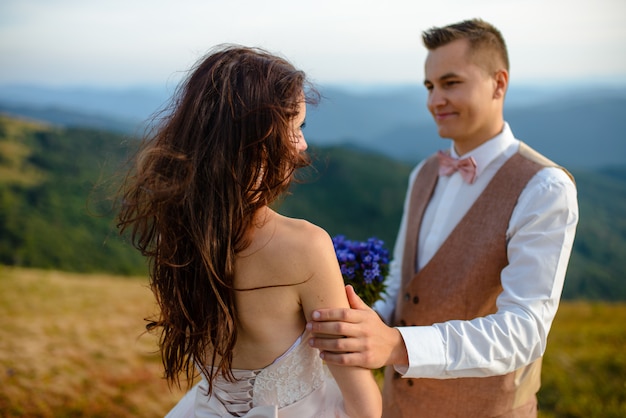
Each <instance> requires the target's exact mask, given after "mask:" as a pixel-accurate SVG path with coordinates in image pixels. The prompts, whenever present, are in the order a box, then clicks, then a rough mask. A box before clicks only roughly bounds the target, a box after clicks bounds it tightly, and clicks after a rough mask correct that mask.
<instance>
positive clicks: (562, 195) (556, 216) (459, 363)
mask: <svg viewBox="0 0 626 418" xmlns="http://www.w3.org/2000/svg"><path fill="white" fill-rule="evenodd" d="M518 149H519V141H518V140H517V139H515V138H514V136H513V133H512V132H511V130H510V128H509V126H508V124H506V123H505V126H504V129H503V131H502V132H501V133H500V134H499V135H497V136H496V137H494V138H492V139H491V140H489V141H487V142H486V143H484V144H482V145H481V146H480V147H478V148H476V149H474V150H472V151H471V152H469V153H467V154H466V155H463V156H462V157H463V158H464V157H470V156H472V157H474V159H475V160H476V163H477V176H476V181H475V182H474V184H472V185H469V184H467V183H465V182H464V181H463V179H462V178H461V175H460V174H459V173H458V172H457V173H454V174H453V175H451V176H449V177H440V178H439V181H438V182H437V186H436V188H435V191H434V194H433V197H432V199H431V201H430V203H429V204H428V206H427V208H426V211H425V213H424V219H423V222H422V225H421V228H420V236H419V245H418V255H417V259H418V268H421V267H423V266H424V265H425V264H426V263H427V262H428V261H429V260H430V259H431V257H432V256H433V255H434V254H435V253H436V252H437V250H438V249H439V247H440V246H441V244H442V243H443V242H444V240H445V239H446V238H447V237H448V235H449V234H450V232H452V230H453V229H454V227H455V226H456V225H457V224H458V223H459V221H460V220H461V218H462V217H463V215H465V213H466V212H467V211H468V209H469V208H470V207H471V206H472V204H473V203H474V202H475V201H476V199H477V198H478V196H479V195H480V194H481V193H482V192H483V190H484V189H485V187H486V186H487V184H488V183H489V182H490V181H491V179H492V178H493V176H494V175H495V174H496V172H497V171H498V169H500V167H502V165H503V164H504V163H505V162H506V161H507V160H508V159H509V158H510V157H511V156H512V155H514V154H515V153H516V152H517V150H518ZM450 152H451V155H452V156H453V157H458V155H456V153H455V151H454V147H453V146H451V150H450ZM422 165H423V162H422V163H420V164H419V165H418V166H417V167H416V168H415V169H414V170H413V172H412V173H411V176H410V180H409V188H408V192H407V197H406V200H405V203H404V215H403V217H402V222H401V224H400V230H399V232H398V236H397V239H396V244H395V247H394V255H393V261H392V262H391V265H390V272H389V275H388V277H387V292H388V295H387V297H386V298H385V299H384V300H382V301H379V302H377V303H376V304H375V305H374V309H375V310H376V311H377V312H378V313H379V314H380V315H381V316H382V317H383V318H384V319H385V320H386V321H387V323H390V322H391V320H392V317H391V316H392V314H393V311H394V309H395V304H396V300H397V296H398V292H399V289H400V285H401V281H402V277H401V271H402V267H401V263H402V259H403V253H404V242H405V237H406V224H407V211H408V206H409V199H410V190H411V186H412V185H413V182H414V181H415V178H416V176H417V173H419V170H420V169H421V167H422ZM576 199H577V198H576V188H575V186H574V184H573V182H572V181H571V179H570V178H569V177H568V176H567V174H565V172H563V170H561V169H559V168H543V169H541V170H540V171H539V172H538V173H537V174H536V175H535V176H534V177H533V178H532V179H531V180H530V181H529V183H528V184H527V186H526V187H525V188H524V190H523V191H522V193H521V195H520V197H519V200H518V202H517V204H516V206H515V209H514V210H513V213H512V216H511V219H510V221H509V225H508V228H507V243H508V246H507V255H508V260H509V264H508V265H507V267H505V268H504V269H503V270H502V273H501V282H502V287H503V291H502V293H501V294H500V295H499V296H498V298H497V300H496V304H497V307H498V310H497V312H496V313H495V314H492V315H488V316H486V317H481V318H475V319H473V320H468V321H462V320H455V321H447V322H444V323H439V324H434V325H432V326H412V327H398V330H399V331H400V333H401V334H402V338H403V339H404V343H405V345H406V348H407V351H408V355H409V364H408V365H395V368H396V370H397V371H398V372H400V373H401V374H403V376H404V377H431V378H454V377H484V376H492V375H500V374H505V373H508V372H511V371H513V370H515V369H518V368H519V367H522V366H524V365H526V364H529V363H531V362H532V361H534V360H536V359H537V358H539V357H541V356H542V355H543V353H544V351H545V348H546V340H547V337H548V332H549V330H550V326H551V325H552V320H553V319H554V315H555V314H556V311H557V308H558V305H559V300H560V297H561V291H562V289H563V280H564V278H565V271H566V269H567V264H568V261H569V257H570V253H571V250H572V244H573V241H574V234H575V231H576V224H577V223H578V203H577V200H576ZM450 262H454V260H450Z"/></svg>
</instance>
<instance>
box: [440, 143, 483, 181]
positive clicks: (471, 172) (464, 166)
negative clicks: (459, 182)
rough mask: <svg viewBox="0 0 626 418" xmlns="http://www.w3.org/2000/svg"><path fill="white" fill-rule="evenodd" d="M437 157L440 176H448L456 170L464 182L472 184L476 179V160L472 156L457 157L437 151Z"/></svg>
mask: <svg viewBox="0 0 626 418" xmlns="http://www.w3.org/2000/svg"><path fill="white" fill-rule="evenodd" d="M437 159H438V160H439V175H440V176H449V175H452V174H453V173H455V172H456V171H458V172H459V173H460V174H461V177H463V180H465V182H466V183H468V184H472V183H474V180H476V160H474V157H469V158H463V159H458V158H454V157H451V156H449V155H448V154H446V153H445V152H442V151H439V152H438V153H437Z"/></svg>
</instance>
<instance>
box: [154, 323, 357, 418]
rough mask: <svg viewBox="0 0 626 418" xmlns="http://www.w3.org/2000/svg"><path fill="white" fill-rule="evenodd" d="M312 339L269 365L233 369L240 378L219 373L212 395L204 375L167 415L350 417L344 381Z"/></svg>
mask: <svg viewBox="0 0 626 418" xmlns="http://www.w3.org/2000/svg"><path fill="white" fill-rule="evenodd" d="M307 340H308V338H307V334H303V335H302V336H300V338H298V340H297V341H296V342H295V343H294V345H293V346H292V347H291V348H290V349H289V350H287V352H285V353H284V354H283V355H282V356H280V357H279V358H277V359H276V360H275V361H274V362H273V363H272V364H271V365H269V366H267V367H266V368H264V369H259V370H239V369H233V374H234V376H235V382H229V381H228V380H227V379H225V378H224V377H223V376H218V377H217V378H216V379H215V381H214V383H213V393H212V394H211V396H206V394H207V388H208V382H207V381H206V380H205V379H204V378H203V379H202V380H201V381H200V382H199V383H198V384H197V385H196V386H194V387H193V388H192V389H191V390H190V391H189V392H188V393H187V394H186V395H185V396H184V397H183V399H181V401H180V402H179V403H178V404H177V405H176V406H175V407H174V409H172V410H171V411H170V412H169V414H167V417H166V418H191V417H193V418H217V417H220V418H231V417H246V418H257V417H258V418H266V417H267V418H313V417H324V418H326V417H331V418H332V417H338V418H339V417H341V418H344V417H347V415H346V414H345V411H344V407H343V398H342V396H341V391H340V390H339V387H338V386H337V384H336V383H335V380H334V379H333V378H332V376H331V375H330V372H329V371H328V369H327V368H326V367H325V366H324V364H323V362H322V360H321V359H320V357H319V355H318V351H317V350H316V349H314V348H311V347H310V346H309V345H308V344H307Z"/></svg>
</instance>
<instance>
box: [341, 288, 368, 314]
mask: <svg viewBox="0 0 626 418" xmlns="http://www.w3.org/2000/svg"><path fill="white" fill-rule="evenodd" d="M346 295H347V296H348V302H349V303H350V307H351V308H352V309H361V310H369V309H370V307H369V306H368V305H367V304H366V303H365V302H363V299H361V298H360V297H359V295H357V294H356V292H355V291H354V287H352V286H351V285H347V286H346Z"/></svg>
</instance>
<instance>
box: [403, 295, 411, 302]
mask: <svg viewBox="0 0 626 418" xmlns="http://www.w3.org/2000/svg"><path fill="white" fill-rule="evenodd" d="M410 300H411V294H410V293H405V294H404V301H405V302H408V301H410Z"/></svg>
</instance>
